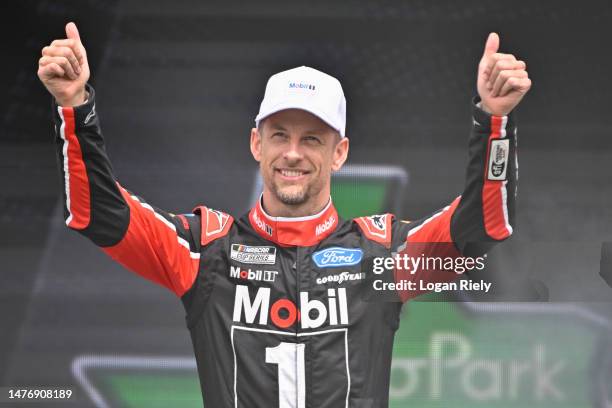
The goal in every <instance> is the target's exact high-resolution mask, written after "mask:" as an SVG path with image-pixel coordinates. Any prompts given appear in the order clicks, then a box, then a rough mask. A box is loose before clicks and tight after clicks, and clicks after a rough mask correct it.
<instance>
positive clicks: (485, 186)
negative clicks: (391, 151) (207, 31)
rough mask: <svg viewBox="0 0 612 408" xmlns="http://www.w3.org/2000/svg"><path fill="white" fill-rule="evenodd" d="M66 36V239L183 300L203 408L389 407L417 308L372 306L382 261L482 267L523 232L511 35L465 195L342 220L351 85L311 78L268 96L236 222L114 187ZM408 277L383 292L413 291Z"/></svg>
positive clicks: (473, 148) (492, 41) (475, 131)
mask: <svg viewBox="0 0 612 408" xmlns="http://www.w3.org/2000/svg"><path fill="white" fill-rule="evenodd" d="M66 34H67V38H66V39H61V40H55V41H53V42H52V43H51V44H50V45H49V46H48V47H45V48H44V49H43V51H42V54H43V56H42V57H41V59H40V61H39V70H38V76H39V78H40V79H41V81H42V82H43V84H44V85H45V87H46V88H47V89H48V90H49V92H50V93H51V94H52V95H53V101H54V104H55V105H54V118H55V123H56V126H55V131H56V140H57V153H58V156H59V159H60V163H61V173H62V181H63V183H64V200H65V201H64V202H65V216H66V225H67V226H68V227H69V228H71V229H73V230H76V231H78V232H80V233H81V234H83V235H85V236H86V237H87V238H89V239H90V240H92V241H93V242H94V243H95V244H96V245H98V246H100V247H101V248H102V250H103V251H104V252H106V253H107V254H108V255H110V256H111V257H112V258H114V259H116V260H117V261H118V262H120V263H121V264H123V265H124V266H126V267H127V268H128V269H130V270H132V271H134V272H136V273H138V274H139V275H141V276H143V277H145V278H147V279H149V280H151V281H154V282H156V283H158V284H160V285H162V286H164V287H166V288H168V289H169V290H171V291H172V292H173V293H174V294H176V296H178V297H179V298H180V299H181V301H182V302H183V304H184V306H185V310H186V314H187V326H188V328H189V331H190V334H191V338H192V341H193V346H194V353H195V357H196V361H197V365H198V373H199V376H200V384H201V388H202V393H203V398H204V402H205V405H206V406H207V407H215V408H225V407H234V408H237V407H247V408H253V407H279V408H289V407H296V408H305V407H318V408H337V407H353V408H365V407H368V408H372V407H387V406H388V393H389V376H390V367H391V352H392V346H393V337H394V333H395V331H396V329H397V327H398V324H399V314H400V309H401V305H402V301H406V300H407V299H408V298H410V297H411V296H412V295H414V294H410V293H408V294H407V293H402V292H398V293H395V292H392V293H391V298H389V297H385V299H384V300H386V301H376V299H371V298H370V299H368V300H369V301H366V298H367V296H368V294H369V292H370V290H371V284H372V279H371V278H372V277H373V269H372V266H373V260H374V259H380V258H389V257H391V256H392V255H393V254H398V253H399V254H406V253H409V252H410V248H411V245H417V247H418V248H421V249H423V250H424V251H426V252H427V253H428V254H431V253H436V251H437V250H438V249H439V248H444V249H443V251H442V252H443V253H444V254H448V253H449V252H450V253H452V256H455V257H461V256H467V255H475V254H483V253H484V252H485V251H486V250H488V248H490V247H491V245H493V244H495V243H497V242H499V241H502V240H504V239H506V238H508V237H509V236H510V235H511V234H512V224H513V217H514V215H513V213H514V211H513V210H514V198H515V189H516V172H517V164H516V160H515V154H516V148H515V142H516V139H515V137H516V135H515V131H516V127H515V125H514V123H513V120H512V115H511V114H510V113H511V111H512V110H513V109H514V107H515V106H516V105H517V104H518V103H519V102H520V100H521V99H522V97H523V96H524V94H525V93H526V92H527V91H528V90H529V88H530V86H531V82H530V80H529V78H528V75H527V72H526V71H525V63H524V62H522V61H517V60H516V58H514V56H512V55H510V54H502V53H498V52H497V50H498V47H499V38H498V36H497V35H496V34H491V35H490V36H489V38H488V39H487V42H486V45H485V50H484V53H483V56H482V59H481V62H480V65H479V68H478V82H477V87H478V93H479V97H477V98H476V99H475V100H474V101H473V108H472V112H473V127H472V132H471V135H470V139H469V150H468V153H469V162H468V168H467V172H466V182H465V188H464V191H463V193H462V194H461V195H460V196H458V197H457V198H455V199H454V200H452V201H451V202H450V203H449V205H448V206H446V207H444V208H442V209H440V210H438V211H435V212H434V213H432V214H431V215H428V216H426V217H424V218H422V219H421V220H418V221H414V222H406V221H400V220H397V219H396V218H395V217H394V216H393V215H392V214H378V215H372V216H366V217H360V218H357V219H353V220H343V219H341V218H340V217H339V216H338V213H337V211H336V209H335V208H334V205H333V203H332V200H331V198H330V183H331V174H332V173H333V172H334V171H337V170H339V169H340V168H341V167H342V165H343V163H344V162H345V161H346V158H347V155H348V150H349V142H348V138H347V137H346V135H345V124H346V100H345V98H344V93H343V90H342V87H341V85H340V83H339V82H338V80H337V79H335V78H333V77H331V76H329V75H327V74H325V73H322V72H320V71H317V70H315V69H312V68H308V67H298V68H294V69H291V70H288V71H284V72H280V73H278V74H276V75H273V76H272V77H271V78H270V79H269V81H268V83H267V86H266V91H265V95H264V98H263V101H262V103H261V107H260V112H259V114H258V115H257V117H256V118H255V122H256V127H255V128H253V129H252V130H251V140H250V147H251V152H252V154H253V157H254V158H255V160H257V161H258V162H259V165H260V170H261V175H262V178H263V180H264V189H263V193H262V195H261V197H260V199H259V200H258V202H257V203H256V204H255V206H254V207H253V208H252V209H251V210H250V211H249V212H248V213H247V214H245V215H243V216H242V217H240V218H238V219H234V218H233V217H232V216H230V215H229V214H226V213H224V212H221V211H218V210H214V209H210V208H207V207H205V206H199V207H197V208H196V209H195V210H194V211H193V213H190V214H182V215H178V216H175V215H173V214H170V213H167V212H165V211H162V210H160V209H157V208H154V207H152V206H151V205H149V204H148V203H147V202H146V201H144V200H143V199H142V198H139V197H137V196H135V195H133V194H132V193H131V192H129V191H128V190H126V189H125V188H124V187H122V186H121V185H120V184H119V183H118V181H117V180H116V178H115V176H114V174H113V172H112V167H111V164H110V161H109V159H108V156H107V154H106V151H105V149H104V140H103V137H102V132H101V129H100V122H99V120H98V116H97V114H96V110H95V92H94V89H93V88H92V87H91V86H90V85H88V84H87V81H88V79H89V65H88V63H87V54H86V51H85V48H84V47H83V44H82V43H81V41H80V38H79V34H78V31H77V28H76V26H75V25H74V24H73V23H69V24H68V25H67V26H66ZM440 245H442V247H440ZM434 249H436V251H434ZM396 272H397V271H390V273H388V274H382V275H380V276H379V277H377V279H383V280H386V281H387V282H391V283H393V282H394V281H399V280H400V279H401V278H402V276H401V274H399V273H396ZM429 272H430V271H426V270H423V271H421V270H418V271H412V274H413V275H414V276H413V278H414V279H415V280H419V279H420V280H421V281H425V282H442V281H449V280H453V279H454V278H455V277H456V274H455V273H454V272H452V271H450V272H448V271H447V272H444V273H443V272H440V273H439V274H438V275H436V276H432V275H431V274H428V273H429ZM380 300H383V299H380ZM388 300H394V301H388Z"/></svg>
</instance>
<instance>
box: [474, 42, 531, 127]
mask: <svg viewBox="0 0 612 408" xmlns="http://www.w3.org/2000/svg"><path fill="white" fill-rule="evenodd" d="M498 49H499V36H498V35H497V34H496V33H491V34H489V37H488V38H487V42H486V44H485V49H484V53H483V55H482V58H481V59H480V64H479V65H478V82H477V86H478V94H479V95H480V99H481V100H482V108H483V109H484V110H485V111H487V112H489V113H491V114H493V115H496V116H505V115H507V114H508V113H510V111H512V110H513V109H514V108H515V107H516V105H518V103H519V102H520V101H521V99H523V96H525V94H526V93H527V91H529V88H531V80H530V79H529V75H528V74H527V71H526V68H527V65H526V64H525V62H524V61H520V60H517V59H516V58H515V57H514V55H512V54H502V53H499V52H497V51H498Z"/></svg>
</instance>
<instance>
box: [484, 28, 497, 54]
mask: <svg viewBox="0 0 612 408" xmlns="http://www.w3.org/2000/svg"><path fill="white" fill-rule="evenodd" d="M498 49H499V36H498V35H497V33H490V34H489V36H488V37H487V42H486V44H485V48H484V53H483V55H484V56H487V55H491V54H495V53H496V52H497V50H498Z"/></svg>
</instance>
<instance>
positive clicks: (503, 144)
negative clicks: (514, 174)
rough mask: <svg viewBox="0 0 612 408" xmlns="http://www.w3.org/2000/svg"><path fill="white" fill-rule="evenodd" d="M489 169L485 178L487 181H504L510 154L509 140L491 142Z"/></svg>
mask: <svg viewBox="0 0 612 408" xmlns="http://www.w3.org/2000/svg"><path fill="white" fill-rule="evenodd" d="M489 152H490V153H489V169H488V172H487V174H488V175H487V178H488V179H489V180H505V179H506V172H507V170H508V155H509V152H510V140H509V139H493V140H491V149H490V150H489Z"/></svg>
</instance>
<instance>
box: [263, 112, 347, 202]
mask: <svg viewBox="0 0 612 408" xmlns="http://www.w3.org/2000/svg"><path fill="white" fill-rule="evenodd" d="M251 152H252V153H253V157H254V158H255V160H257V161H258V162H259V164H260V170H261V174H262V177H263V180H264V184H265V187H266V188H267V189H268V190H269V191H270V192H271V193H272V195H273V197H274V198H276V199H277V200H278V201H280V202H281V203H283V204H285V205H289V206H300V205H303V204H306V203H308V202H309V200H313V199H315V201H317V200H316V199H321V198H323V199H325V200H326V199H327V197H328V196H329V193H330V180H331V173H332V171H337V170H339V169H340V167H342V164H343V163H344V161H345V160H346V156H347V153H348V139H346V138H340V135H339V134H338V132H337V131H336V130H334V129H333V128H331V127H330V126H329V125H327V124H326V123H325V122H323V121H322V120H321V119H319V118H318V117H316V116H315V115H312V114H311V113H309V112H306V111H303V110H300V109H286V110H283V111H280V112H277V113H275V114H272V115H270V116H268V117H267V118H266V119H265V120H264V121H263V124H260V129H259V130H257V129H253V130H252V131H251Z"/></svg>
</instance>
